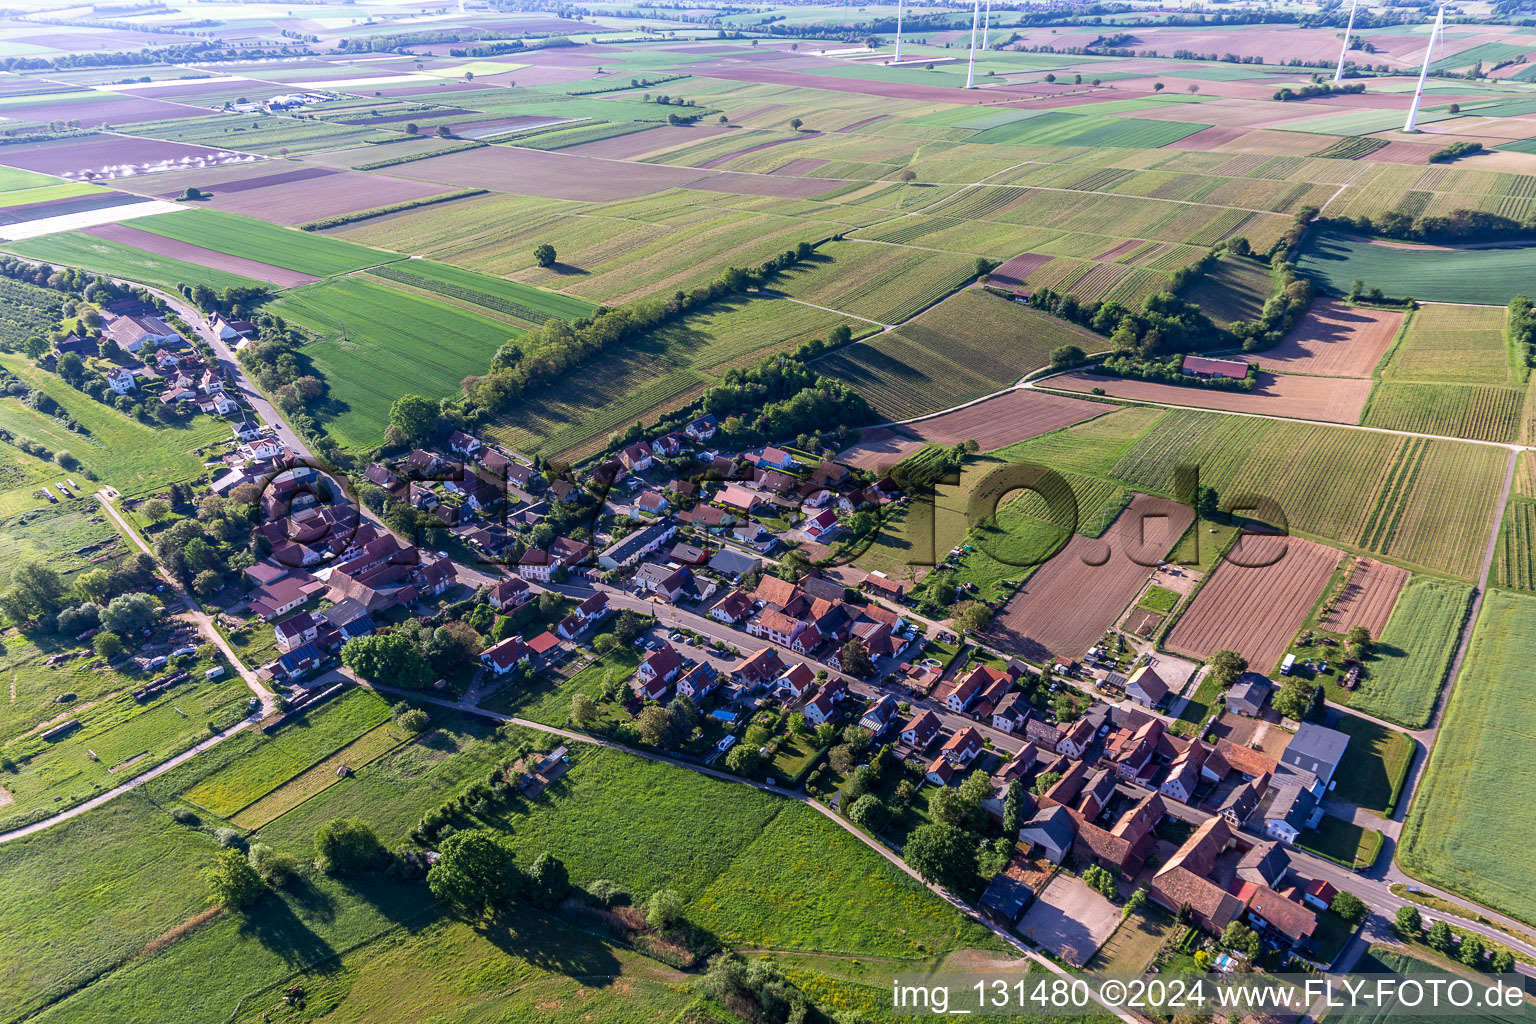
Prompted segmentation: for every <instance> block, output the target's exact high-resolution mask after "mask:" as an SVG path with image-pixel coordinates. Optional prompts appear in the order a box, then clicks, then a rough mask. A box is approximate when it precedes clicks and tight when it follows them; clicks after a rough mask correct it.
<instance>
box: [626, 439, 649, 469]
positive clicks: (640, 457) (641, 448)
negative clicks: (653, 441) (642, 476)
mask: <svg viewBox="0 0 1536 1024" xmlns="http://www.w3.org/2000/svg"><path fill="white" fill-rule="evenodd" d="M619 461H620V462H622V463H623V464H624V468H625V469H627V470H629V471H630V472H631V473H644V472H645V471H646V470H648V469H650V468H651V464H652V462H654V461H655V460H654V459H652V457H651V449H650V448H648V447H647V446H646V445H643V444H640V443H639V442H636V443H635V444H632V445H630V446H629V447H628V448H625V449H624V450H623V451H622V452H620V453H619Z"/></svg>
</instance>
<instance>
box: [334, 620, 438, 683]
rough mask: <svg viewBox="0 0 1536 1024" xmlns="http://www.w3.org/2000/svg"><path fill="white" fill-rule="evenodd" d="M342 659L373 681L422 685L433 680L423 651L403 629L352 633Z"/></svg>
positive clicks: (342, 653) (359, 673) (355, 670)
mask: <svg viewBox="0 0 1536 1024" xmlns="http://www.w3.org/2000/svg"><path fill="white" fill-rule="evenodd" d="M341 663H342V664H343V665H345V666H347V668H350V669H351V670H352V671H353V672H356V673H357V674H358V675H360V676H362V677H363V678H364V679H367V680H369V681H370V682H388V683H393V684H395V685H397V686H407V687H420V686H425V685H426V684H427V683H428V682H430V681H431V673H430V672H428V671H427V663H426V661H425V660H424V659H423V658H422V656H421V652H420V651H418V650H417V649H416V645H415V644H413V643H411V641H410V639H409V638H408V637H406V636H404V635H403V634H400V633H379V634H375V635H374V636H355V637H353V638H352V639H351V640H348V641H347V642H346V644H345V645H344V646H343V647H342V648H341Z"/></svg>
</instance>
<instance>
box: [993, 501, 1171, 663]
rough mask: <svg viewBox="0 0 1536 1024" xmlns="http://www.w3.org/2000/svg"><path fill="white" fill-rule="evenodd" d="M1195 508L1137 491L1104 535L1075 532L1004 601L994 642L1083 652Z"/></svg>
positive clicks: (1038, 652) (1026, 649)
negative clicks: (1096, 537) (1191, 509)
mask: <svg viewBox="0 0 1536 1024" xmlns="http://www.w3.org/2000/svg"><path fill="white" fill-rule="evenodd" d="M1192 520H1193V515H1192V513H1191V512H1190V510H1189V508H1188V507H1187V506H1184V505H1178V504H1175V503H1173V502H1169V501H1163V500H1159V499H1156V498H1149V497H1147V496H1145V495H1137V496H1136V497H1135V498H1134V499H1133V500H1132V501H1131V503H1130V505H1129V506H1127V507H1126V509H1125V511H1123V512H1121V513H1120V516H1119V518H1117V519H1116V520H1115V522H1114V523H1113V524H1112V525H1111V526H1110V528H1109V530H1108V531H1107V532H1106V533H1105V535H1104V538H1103V539H1102V540H1099V539H1090V538H1087V537H1083V536H1081V535H1076V536H1073V537H1072V538H1071V539H1070V540H1069V541H1068V543H1067V545H1066V546H1065V547H1064V548H1062V549H1061V552H1060V553H1059V554H1057V555H1056V556H1055V557H1054V558H1052V559H1051V560H1050V561H1048V562H1046V563H1045V564H1044V565H1042V566H1041V567H1040V568H1039V569H1038V570H1036V572H1035V573H1034V575H1032V576H1031V577H1030V578H1029V579H1028V580H1027V581H1026V582H1025V584H1024V586H1023V587H1021V588H1020V589H1019V591H1018V593H1017V594H1015V595H1014V597H1013V598H1012V599H1011V600H1009V602H1008V603H1007V604H1006V605H1004V606H1003V608H1002V610H1001V611H1000V612H999V613H998V615H997V617H996V618H994V619H993V620H992V624H991V625H990V626H988V627H987V629H986V630H985V636H986V637H987V639H988V641H989V642H991V643H993V644H996V645H998V646H1000V647H1002V648H1003V649H1004V650H1009V651H1014V652H1017V653H1018V654H1019V655H1020V656H1022V657H1025V658H1027V659H1029V660H1030V661H1034V662H1044V661H1045V660H1046V659H1047V658H1049V657H1051V656H1054V657H1055V658H1056V660H1058V661H1061V660H1072V659H1076V658H1078V657H1080V656H1081V655H1082V653H1083V652H1084V651H1085V650H1087V649H1088V647H1089V645H1090V644H1092V643H1093V641H1094V640H1096V639H1098V637H1099V636H1100V635H1101V634H1102V633H1103V632H1104V630H1105V628H1107V627H1108V626H1109V625H1110V624H1111V623H1113V622H1114V621H1115V620H1116V619H1118V618H1119V617H1120V613H1121V611H1123V610H1124V609H1125V606H1126V605H1127V604H1129V603H1130V602H1131V600H1132V599H1133V598H1135V596H1136V594H1137V592H1138V591H1140V589H1141V586H1142V584H1143V583H1144V582H1145V581H1146V578H1147V575H1148V573H1149V570H1148V568H1147V566H1148V565H1156V564H1157V562H1158V561H1159V560H1160V559H1161V558H1162V557H1163V556H1164V555H1166V554H1167V553H1168V551H1169V550H1170V549H1171V548H1172V547H1173V545H1174V543H1175V542H1176V541H1177V540H1178V539H1179V537H1181V536H1182V535H1183V534H1184V531H1185V530H1187V529H1188V528H1189V524H1190V522H1191V521H1192Z"/></svg>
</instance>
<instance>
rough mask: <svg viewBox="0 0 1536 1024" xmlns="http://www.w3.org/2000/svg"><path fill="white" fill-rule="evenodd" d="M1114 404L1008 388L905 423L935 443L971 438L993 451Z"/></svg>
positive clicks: (910, 429)
mask: <svg viewBox="0 0 1536 1024" xmlns="http://www.w3.org/2000/svg"><path fill="white" fill-rule="evenodd" d="M1042 399H1043V401H1042ZM1112 408H1113V407H1112V406H1108V405H1103V404H1101V403H1099V402H1085V401H1083V400H1082V399H1080V398H1064V397H1062V396H1061V395H1050V394H1046V393H1045V392H1041V391H1009V392H1008V393H1007V394H1002V395H998V396H997V397H996V398H988V399H986V400H984V401H980V402H977V403H976V404H975V405H968V406H966V407H965V408H964V409H956V410H955V411H954V412H946V413H940V414H939V415H937V416H933V417H930V418H929V419H926V420H919V421H918V422H916V423H908V424H905V425H904V429H906V430H909V431H911V432H912V433H914V434H916V435H917V436H918V437H921V438H922V439H923V440H925V441H931V442H933V443H934V444H945V445H952V444H958V443H959V442H961V441H964V440H966V439H968V438H969V439H972V440H974V441H975V442H976V443H977V444H978V445H980V446H981V450H982V451H984V452H990V451H992V450H994V449H997V448H1002V447H1004V446H1005V445H1010V444H1013V443H1014V442H1015V441H1023V440H1027V439H1028V438H1031V437H1039V436H1040V435H1041V434H1047V433H1050V432H1051V431H1052V430H1056V429H1058V428H1060V427H1070V426H1071V425H1072V424H1074V423H1081V422H1083V421H1084V420H1091V419H1093V418H1094V417H1095V416H1099V415H1102V414H1104V413H1106V412H1109V411H1110V410H1111V409H1112Z"/></svg>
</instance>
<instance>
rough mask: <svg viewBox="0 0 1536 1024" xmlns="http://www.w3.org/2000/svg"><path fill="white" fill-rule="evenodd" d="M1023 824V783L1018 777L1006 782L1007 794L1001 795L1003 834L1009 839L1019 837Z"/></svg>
mask: <svg viewBox="0 0 1536 1024" xmlns="http://www.w3.org/2000/svg"><path fill="white" fill-rule="evenodd" d="M1023 825H1024V784H1023V783H1022V782H1020V781H1019V780H1018V779H1014V780H1013V781H1012V782H1010V783H1008V795H1007V796H1005V797H1003V835H1004V836H1007V837H1008V838H1010V839H1017V838H1018V837H1019V829H1020V828H1022V827H1023Z"/></svg>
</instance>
